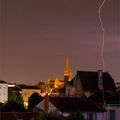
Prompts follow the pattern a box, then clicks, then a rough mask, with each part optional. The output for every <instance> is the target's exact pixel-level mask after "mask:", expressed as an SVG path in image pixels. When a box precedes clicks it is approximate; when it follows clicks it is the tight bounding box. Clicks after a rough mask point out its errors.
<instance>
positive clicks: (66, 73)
mask: <svg viewBox="0 0 120 120" xmlns="http://www.w3.org/2000/svg"><path fill="white" fill-rule="evenodd" d="M71 77H72V74H71V71H70V69H69V63H68V57H67V59H66V67H65V70H64V82H65V84H66V83H67V81H70V80H71Z"/></svg>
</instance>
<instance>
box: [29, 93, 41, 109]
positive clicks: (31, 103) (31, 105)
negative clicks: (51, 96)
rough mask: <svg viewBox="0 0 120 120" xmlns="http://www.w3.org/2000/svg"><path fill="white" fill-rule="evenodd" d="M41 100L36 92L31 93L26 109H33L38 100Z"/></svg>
mask: <svg viewBox="0 0 120 120" xmlns="http://www.w3.org/2000/svg"><path fill="white" fill-rule="evenodd" d="M42 100H43V97H41V96H40V95H39V94H38V93H37V92H35V93H33V94H32V95H31V96H30V98H29V100H28V109H29V110H31V109H33V108H34V107H35V106H36V105H37V104H38V103H39V102H41V101H42Z"/></svg>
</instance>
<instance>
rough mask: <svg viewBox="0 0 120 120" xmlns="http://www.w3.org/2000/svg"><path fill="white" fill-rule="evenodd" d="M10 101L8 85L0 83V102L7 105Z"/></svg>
mask: <svg viewBox="0 0 120 120" xmlns="http://www.w3.org/2000/svg"><path fill="white" fill-rule="evenodd" d="M7 101H8V84H6V83H0V102H2V103H5V102H7Z"/></svg>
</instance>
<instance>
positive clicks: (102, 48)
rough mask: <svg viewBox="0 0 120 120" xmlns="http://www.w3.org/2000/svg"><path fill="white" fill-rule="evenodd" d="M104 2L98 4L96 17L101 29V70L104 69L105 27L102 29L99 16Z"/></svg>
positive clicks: (104, 0)
mask: <svg viewBox="0 0 120 120" xmlns="http://www.w3.org/2000/svg"><path fill="white" fill-rule="evenodd" d="M105 2H106V0H103V1H102V3H101V5H100V6H99V11H98V17H99V21H100V27H101V30H102V46H101V59H102V68H103V71H104V70H105V62H104V45H105V29H104V26H103V22H102V18H101V9H102V7H103V6H104V4H105Z"/></svg>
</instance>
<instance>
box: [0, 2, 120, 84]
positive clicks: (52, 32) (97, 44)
mask: <svg viewBox="0 0 120 120" xmlns="http://www.w3.org/2000/svg"><path fill="white" fill-rule="evenodd" d="M101 2H102V0H0V5H1V7H0V31H1V32H0V79H2V80H5V81H6V82H10V81H13V82H16V83H25V84H36V83H38V82H39V81H46V80H48V78H50V79H55V78H56V77H59V78H60V79H63V73H64V68H65V61H66V57H67V56H68V57H69V63H70V69H71V71H72V73H73V76H74V75H75V73H76V71H77V70H87V71H97V70H98V69H101V63H102V61H101V57H100V54H101V53H100V51H101V45H102V31H101V28H100V22H99V19H98V7H99V6H100V4H101ZM101 16H102V21H103V25H104V28H105V47H104V58H105V71H108V72H109V73H110V74H111V76H112V77H113V78H114V79H115V81H120V39H119V38H120V34H119V32H120V31H119V28H120V20H119V18H120V2H119V0H106V2H105V4H104V6H103V8H102V11H101Z"/></svg>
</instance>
